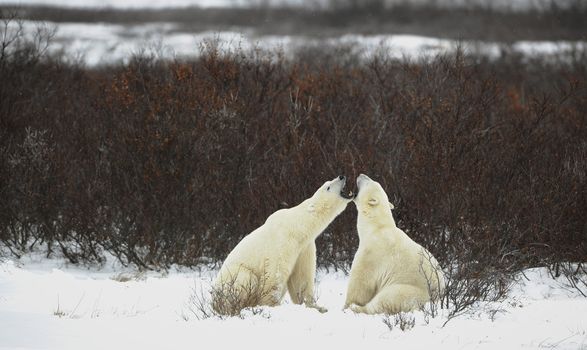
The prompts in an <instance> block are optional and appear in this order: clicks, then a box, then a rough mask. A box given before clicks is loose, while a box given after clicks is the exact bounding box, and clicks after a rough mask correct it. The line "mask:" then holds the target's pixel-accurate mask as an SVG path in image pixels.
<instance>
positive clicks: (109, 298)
mask: <svg viewBox="0 0 587 350" xmlns="http://www.w3.org/2000/svg"><path fill="white" fill-rule="evenodd" d="M109 261H110V262H109V263H107V264H106V265H105V266H103V267H101V268H97V267H92V268H84V267H79V266H71V265H68V264H66V263H65V262H64V261H63V260H61V259H46V258H43V257H42V256H40V255H34V254H31V255H28V256H26V257H25V258H22V259H20V260H17V259H12V258H5V259H4V261H3V262H0V349H105V348H110V349H123V348H132V349H162V348H188V347H190V348H198V347H203V346H213V347H215V348H221V349H222V348H229V347H230V348H238V347H243V346H246V347H251V346H255V347H256V348H259V349H269V348H271V349H273V348H275V347H276V346H279V347H280V348H286V349H294V348H296V349H298V348H308V347H311V348H316V347H317V346H328V347H331V348H334V349H347V348H365V347H368V348H369V349H390V348H398V349H400V348H401V349H422V348H434V349H451V350H453V349H460V348H466V349H496V348H502V349H518V348H524V349H541V348H557V349H584V348H585V347H586V346H587V317H585V315H586V314H587V302H586V300H585V298H583V297H580V296H579V295H578V293H574V292H573V291H572V290H571V289H568V288H565V287H564V285H563V284H562V283H561V281H556V280H554V279H552V278H551V277H550V276H549V275H548V273H547V272H546V270H544V269H532V270H528V271H526V272H525V274H524V275H525V277H523V276H520V278H519V283H518V284H516V285H515V287H514V288H513V290H512V291H511V293H510V295H509V297H508V298H507V299H506V300H505V301H504V302H502V303H498V304H487V305H479V306H478V307H477V308H475V309H474V310H473V311H472V312H470V313H467V314H465V315H461V316H459V317H457V318H455V319H452V320H451V321H449V322H448V323H447V324H446V325H445V326H444V327H443V324H444V322H445V321H446V319H445V316H444V315H440V316H438V317H436V318H432V319H429V322H426V318H425V317H424V314H423V313H422V312H415V313H413V316H410V317H413V318H414V320H415V326H414V327H413V328H411V329H409V330H405V331H402V330H400V329H399V327H394V328H393V329H392V330H390V329H389V328H388V327H387V326H386V325H385V324H384V323H383V316H368V315H356V314H353V313H351V312H343V311H341V307H342V305H343V302H344V294H345V289H346V285H347V282H348V276H346V275H345V274H344V273H342V272H340V271H339V272H335V271H325V270H320V271H319V273H318V277H317V279H318V292H317V294H318V302H319V304H321V305H323V306H325V307H327V308H328V309H329V312H327V313H325V314H320V313H319V312H317V311H316V310H313V309H307V308H305V307H303V306H298V305H293V304H292V303H291V302H290V301H289V299H287V298H286V300H285V301H284V303H283V305H281V306H278V307H273V308H269V307H265V308H262V309H260V310H261V311H260V312H257V313H254V312H251V311H247V312H245V316H244V317H243V318H242V319H241V318H238V317H233V318H225V319H219V318H208V319H202V320H200V319H198V318H197V317H195V315H194V314H193V313H191V312H190V310H189V305H190V303H189V298H190V295H192V294H193V293H194V289H195V290H196V291H201V292H203V293H204V295H205V292H206V290H207V287H208V286H209V283H210V281H211V279H212V278H213V276H214V275H215V273H216V271H215V270H211V269H207V268H202V269H194V270H191V269H187V268H181V267H173V268H172V269H170V270H169V271H168V272H154V271H150V272H140V271H137V270H134V269H132V268H124V267H121V266H119V265H118V264H116V263H114V262H112V261H113V259H110V260H109ZM392 319H393V318H392Z"/></svg>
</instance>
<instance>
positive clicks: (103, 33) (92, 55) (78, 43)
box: [12, 21, 587, 66]
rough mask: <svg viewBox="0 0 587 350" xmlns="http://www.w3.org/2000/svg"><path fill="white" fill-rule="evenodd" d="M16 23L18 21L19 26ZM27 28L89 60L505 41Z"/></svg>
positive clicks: (425, 53)
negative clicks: (215, 46)
mask: <svg viewBox="0 0 587 350" xmlns="http://www.w3.org/2000/svg"><path fill="white" fill-rule="evenodd" d="M15 25H16V24H14V23H13V24H12V26H13V27H14V26H15ZM22 25H23V28H24V31H25V33H28V35H30V36H32V34H33V33H35V29H36V28H37V27H39V26H44V27H46V28H54V29H55V36H54V38H53V41H52V45H51V47H50V50H52V51H53V52H63V53H65V55H66V57H68V58H72V59H78V60H81V61H82V62H84V63H85V64H87V65H88V66H95V65H100V64H110V63H118V62H128V60H129V58H130V57H131V56H132V54H133V53H138V52H140V51H142V50H146V51H147V52H151V53H154V54H156V55H158V56H159V57H161V58H166V59H172V58H190V57H197V56H198V55H199V54H200V48H201V44H202V42H203V41H205V40H218V42H219V43H220V49H222V50H225V51H234V50H237V49H239V48H240V49H244V50H245V51H250V50H253V49H262V50H269V51H275V50H283V52H284V53H285V54H286V57H287V55H291V54H293V53H294V52H296V50H298V49H300V48H302V47H317V48H320V47H323V46H324V45H329V46H341V45H342V46H345V45H346V46H352V48H353V51H354V52H355V53H357V54H358V55H359V57H363V58H368V57H371V56H372V55H374V54H383V55H386V56H388V57H392V58H396V59H403V58H407V59H426V58H429V57H434V56H435V55H437V54H441V53H447V52H452V51H454V50H455V49H456V47H457V46H459V45H460V46H461V47H462V48H463V49H465V50H466V51H469V52H476V53H479V54H482V55H485V56H487V57H491V58H495V57H499V55H501V53H502V46H500V45H499V44H497V43H492V42H467V41H462V42H459V41H455V40H448V39H439V38H430V37H422V36H416V35H358V34H348V35H344V36H341V37H334V38H324V39H318V38H308V37H304V36H295V35H289V36H278V35H263V36H256V35H254V34H253V33H251V32H250V31H247V30H243V31H242V32H236V31H222V32H213V31H206V32H200V33H187V32H182V31H181V30H180V28H179V27H178V26H177V24H175V23H165V22H156V23H149V24H140V25H129V26H123V25H115V24H103V23H61V24H59V25H57V24H55V23H50V22H36V21H24V22H23V23H22ZM586 48H587V42H569V41H557V42H548V41H536V42H532V41H521V42H517V43H514V44H512V45H511V46H509V47H507V50H508V51H509V52H512V53H519V54H522V55H523V56H525V57H529V58H532V57H543V58H544V57H546V58H548V57H550V56H565V55H567V56H568V55H571V54H572V53H573V52H574V51H573V50H575V49H579V50H580V49H586Z"/></svg>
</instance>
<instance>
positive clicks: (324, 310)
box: [306, 304, 328, 314]
mask: <svg viewBox="0 0 587 350" xmlns="http://www.w3.org/2000/svg"><path fill="white" fill-rule="evenodd" d="M306 306H307V307H309V308H312V309H316V310H318V312H319V313H321V314H323V313H326V312H328V309H327V308H325V307H322V306H320V305H316V304H306Z"/></svg>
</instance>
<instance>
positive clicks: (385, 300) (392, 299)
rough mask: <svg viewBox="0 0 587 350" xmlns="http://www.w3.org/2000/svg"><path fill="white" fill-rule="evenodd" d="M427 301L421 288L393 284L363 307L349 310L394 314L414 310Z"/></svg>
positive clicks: (354, 306)
mask: <svg viewBox="0 0 587 350" xmlns="http://www.w3.org/2000/svg"><path fill="white" fill-rule="evenodd" d="M427 301H428V292H427V291H425V290H423V289H422V288H418V287H414V286H410V285H406V284H394V285H391V286H387V287H384V288H383V289H381V290H380V291H379V292H378V293H377V294H376V295H375V297H373V299H372V300H371V301H369V302H368V303H367V304H366V305H365V306H358V305H353V306H352V307H351V310H353V311H355V312H358V313H365V314H396V313H399V312H408V311H412V310H415V309H417V308H419V307H421V306H422V305H424V304H425V303H426V302H427Z"/></svg>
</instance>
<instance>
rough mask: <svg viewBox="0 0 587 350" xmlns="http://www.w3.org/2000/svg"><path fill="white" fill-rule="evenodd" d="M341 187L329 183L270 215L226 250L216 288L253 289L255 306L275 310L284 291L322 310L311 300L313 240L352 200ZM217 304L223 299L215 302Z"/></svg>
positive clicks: (339, 183)
mask: <svg viewBox="0 0 587 350" xmlns="http://www.w3.org/2000/svg"><path fill="white" fill-rule="evenodd" d="M344 183H345V179H341V178H336V179H334V180H332V181H328V182H326V183H324V185H322V186H321V187H320V188H319V189H318V191H316V193H314V195H313V196H312V197H311V198H309V199H306V200H305V201H303V202H302V203H300V204H299V205H298V206H296V207H293V208H289V209H281V210H278V211H276V212H275V213H273V214H272V215H270V216H269V217H268V218H267V220H266V221H265V223H264V224H263V225H262V226H261V227H259V228H257V229H256V230H254V231H253V232H251V233H250V234H248V235H247V236H246V237H244V238H243V239H242V240H241V241H240V242H239V243H238V244H237V246H236V247H235V248H234V249H233V250H232V251H231V252H230V254H229V255H228V257H227V258H226V260H225V261H224V263H223V265H222V267H221V269H220V272H219V273H218V276H217V277H216V281H215V282H214V290H221V289H223V288H226V286H227V285H228V284H231V286H232V287H231V288H235V287H236V289H239V288H240V289H242V290H244V293H243V294H246V292H247V290H250V289H251V287H256V288H258V289H257V291H260V292H261V294H262V297H261V300H260V301H259V303H258V304H259V305H270V306H273V305H278V304H279V303H280V302H281V300H282V298H283V296H284V295H285V292H286V289H287V290H288V291H289V294H290V296H291V299H292V301H293V302H294V303H296V304H301V303H304V304H306V305H307V306H310V307H316V308H318V309H319V310H320V311H325V309H323V308H320V307H318V306H316V304H315V301H314V278H315V274H316V245H315V242H314V240H315V239H316V238H317V237H318V235H320V233H322V231H324V230H325V229H326V227H327V226H328V225H329V224H330V223H331V222H332V220H334V218H335V217H336V216H338V215H339V214H340V213H341V212H342V211H343V210H344V209H345V208H346V206H347V204H348V202H350V199H346V198H343V197H342V196H341V195H340V192H341V191H342V190H343V188H344ZM218 302H220V303H221V302H222V300H215V301H214V302H213V303H218ZM247 306H252V305H247Z"/></svg>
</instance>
